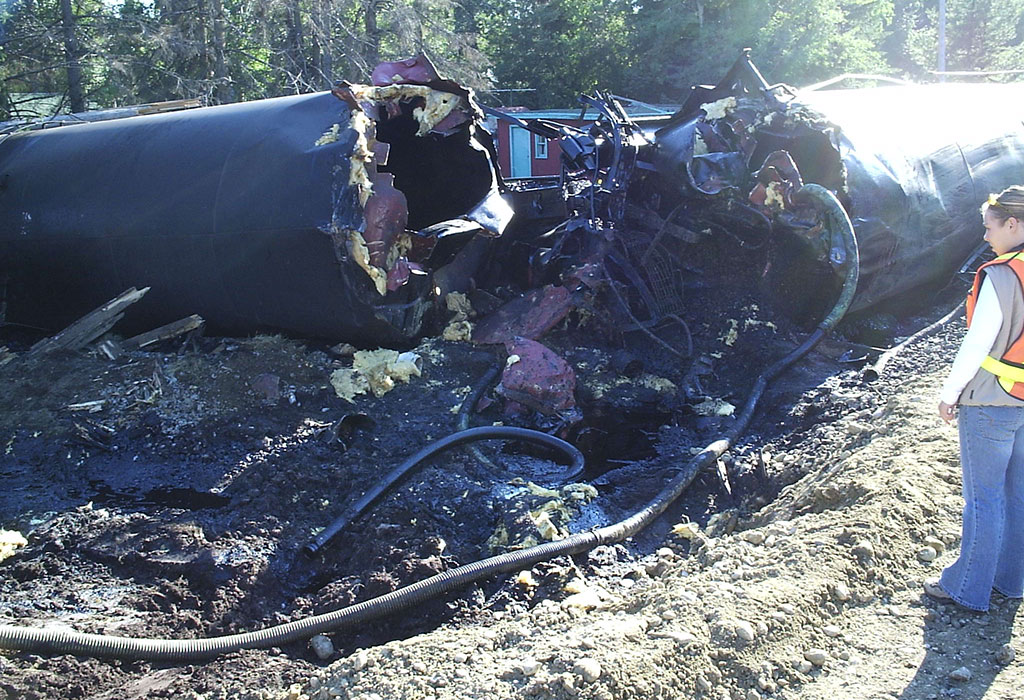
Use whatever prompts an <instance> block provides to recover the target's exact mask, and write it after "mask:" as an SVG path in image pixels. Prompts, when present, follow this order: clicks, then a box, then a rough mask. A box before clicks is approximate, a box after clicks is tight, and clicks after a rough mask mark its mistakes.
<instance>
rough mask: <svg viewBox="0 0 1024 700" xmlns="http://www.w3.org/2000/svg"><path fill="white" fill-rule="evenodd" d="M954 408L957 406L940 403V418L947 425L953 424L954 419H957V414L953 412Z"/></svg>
mask: <svg viewBox="0 0 1024 700" xmlns="http://www.w3.org/2000/svg"><path fill="white" fill-rule="evenodd" d="M954 408H956V404H949V403H946V402H945V401H939V418H941V419H942V420H944V421H946V422H947V423H952V422H953V419H954V418H955V417H956V414H955V413H954V412H953V409H954Z"/></svg>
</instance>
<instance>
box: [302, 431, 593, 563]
mask: <svg viewBox="0 0 1024 700" xmlns="http://www.w3.org/2000/svg"><path fill="white" fill-rule="evenodd" d="M494 439H511V440H523V441H525V442H532V443H536V444H538V445H545V446H547V447H551V448H553V449H555V450H558V451H559V452H561V453H562V454H564V455H565V456H567V457H568V458H569V459H570V461H571V465H570V466H569V472H568V473H569V474H571V475H573V476H577V475H579V473H580V472H582V471H583V453H582V452H580V451H579V450H578V449H576V446H575V445H572V444H571V443H568V442H566V441H565V440H562V439H561V438H557V437H555V436H554V435H548V434H547V433H542V432H540V431H539V430H530V429H529V428H516V427H513V426H507V425H485V426H481V427H479V428H469V429H468V430H461V431H459V432H457V433H452V434H451V435H449V436H447V437H444V438H441V439H440V440H438V441H437V442H434V443H431V444H430V445H427V446H426V447H424V448H423V449H422V450H420V451H419V452H417V453H416V454H414V455H413V456H411V457H409V458H408V459H406V460H405V461H404V462H402V463H401V464H399V465H398V466H397V467H395V468H394V469H392V470H391V471H390V472H389V473H388V474H387V476H385V477H384V478H383V479H382V480H381V481H380V482H379V483H378V484H377V485H376V486H374V487H373V488H372V489H370V490H369V491H367V492H366V493H365V494H363V497H362V498H360V499H359V500H358V501H356V502H355V503H353V504H352V505H351V506H349V508H348V509H347V510H346V511H345V512H344V513H343V514H342V515H341V516H340V517H338V518H337V519H336V520H335V521H334V522H332V523H331V524H330V525H328V526H327V527H325V528H324V529H323V531H322V532H321V533H320V534H319V535H317V537H316V539H314V540H313V541H312V542H310V543H309V544H307V545H306V547H305V550H306V553H307V554H316V553H317V551H318V550H319V549H320V548H321V547H323V546H324V545H325V544H327V543H328V542H330V541H331V539H333V538H334V536H335V535H337V534H338V533H339V532H341V531H342V530H343V529H344V528H345V526H346V525H348V524H349V523H350V522H352V521H353V520H355V519H356V518H358V517H359V516H360V515H361V514H362V513H363V511H365V510H366V509H367V508H369V507H370V506H371V505H372V504H373V502H374V501H376V500H377V499H378V498H380V497H381V495H382V494H383V493H384V492H385V491H387V490H388V489H390V488H391V487H392V486H394V485H395V484H396V483H398V481H399V480H400V479H401V478H402V477H404V476H405V475H406V474H408V473H409V471H410V470H412V469H413V468H415V467H417V466H419V465H420V464H421V463H423V462H424V461H425V460H427V459H429V458H430V457H433V456H434V455H436V454H438V453H439V452H443V451H444V450H447V449H449V448H451V447H455V446H456V445H464V444H466V443H470V442H477V441H479V440H494Z"/></svg>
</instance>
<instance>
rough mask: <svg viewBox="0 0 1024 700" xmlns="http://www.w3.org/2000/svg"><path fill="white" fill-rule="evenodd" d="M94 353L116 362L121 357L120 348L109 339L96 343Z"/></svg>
mask: <svg viewBox="0 0 1024 700" xmlns="http://www.w3.org/2000/svg"><path fill="white" fill-rule="evenodd" d="M96 351H97V352H99V353H100V354H101V355H103V356H104V357H105V358H107V359H108V360H116V359H117V358H119V357H120V356H121V346H120V345H119V344H118V343H117V342H116V341H114V340H111V339H110V338H107V339H106V340H101V341H100V342H98V343H96Z"/></svg>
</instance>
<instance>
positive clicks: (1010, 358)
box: [967, 250, 1024, 401]
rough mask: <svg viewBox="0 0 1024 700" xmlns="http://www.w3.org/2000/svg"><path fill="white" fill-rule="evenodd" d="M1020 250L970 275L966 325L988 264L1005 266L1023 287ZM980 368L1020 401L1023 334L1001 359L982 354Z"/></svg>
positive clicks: (1023, 372) (1023, 390) (1023, 396)
mask: <svg viewBox="0 0 1024 700" xmlns="http://www.w3.org/2000/svg"><path fill="white" fill-rule="evenodd" d="M1022 252H1024V251H1021V250H1017V251H1013V252H1010V253H1004V254H1003V255H1000V256H999V257H997V258H996V259H995V260H990V261H989V262H987V263H985V264H984V265H982V266H981V267H979V268H978V272H977V274H975V275H974V285H973V286H972V288H971V291H970V293H969V294H968V295H967V326H968V327H970V325H971V319H972V318H973V316H974V306H975V304H976V303H977V301H978V294H979V293H980V292H981V282H982V280H983V279H984V275H985V270H986V268H988V267H990V266H992V265H1009V266H1010V269H1012V270H1013V272H1014V274H1015V275H1016V276H1017V281H1018V282H1019V283H1020V284H1021V285H1022V286H1024V255H1022ZM1004 322H1005V320H1004ZM1011 363H1012V364H1011ZM981 369H983V370H985V371H986V372H989V373H991V374H994V375H995V376H996V379H997V380H998V382H999V386H1000V387H1002V389H1003V391H1005V392H1006V393H1007V394H1009V395H1010V396H1012V397H1014V398H1016V399H1020V400H1022V401H1024V336H1021V337H1018V338H1016V339H1014V340H1012V342H1011V343H1010V347H1008V348H1007V349H1006V352H1004V353H1003V354H1002V357H1001V358H995V357H992V356H991V355H989V356H988V357H986V358H985V359H984V361H983V362H982V363H981Z"/></svg>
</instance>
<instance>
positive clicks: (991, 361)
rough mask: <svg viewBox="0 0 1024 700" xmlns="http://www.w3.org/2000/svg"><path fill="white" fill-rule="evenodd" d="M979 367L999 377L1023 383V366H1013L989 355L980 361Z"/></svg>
mask: <svg viewBox="0 0 1024 700" xmlns="http://www.w3.org/2000/svg"><path fill="white" fill-rule="evenodd" d="M981 368H982V369H984V370H986V371H988V372H991V373H992V374H994V375H996V376H997V377H999V378H1000V379H1006V380H1009V381H1011V382H1020V383H1022V384H1024V367H1014V366H1013V365H1008V364H1006V363H1005V362H1002V361H1001V360H997V359H996V358H994V357H992V356H991V355H989V356H988V357H986V358H985V359H984V360H982V361H981Z"/></svg>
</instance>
